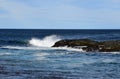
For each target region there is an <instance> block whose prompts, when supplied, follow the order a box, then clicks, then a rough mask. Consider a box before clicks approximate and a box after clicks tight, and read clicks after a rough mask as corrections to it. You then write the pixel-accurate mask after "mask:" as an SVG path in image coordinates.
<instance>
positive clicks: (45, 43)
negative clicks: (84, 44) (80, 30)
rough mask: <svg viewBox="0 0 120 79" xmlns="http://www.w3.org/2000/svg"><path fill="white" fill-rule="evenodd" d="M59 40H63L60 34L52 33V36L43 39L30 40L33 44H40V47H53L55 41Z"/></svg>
mask: <svg viewBox="0 0 120 79" xmlns="http://www.w3.org/2000/svg"><path fill="white" fill-rule="evenodd" d="M59 40H61V39H60V37H59V36H57V35H51V36H46V37H45V38H43V39H38V38H32V39H31V40H30V41H29V44H30V45H32V46H38V47H51V46H53V45H54V43H55V42H57V41H59Z"/></svg>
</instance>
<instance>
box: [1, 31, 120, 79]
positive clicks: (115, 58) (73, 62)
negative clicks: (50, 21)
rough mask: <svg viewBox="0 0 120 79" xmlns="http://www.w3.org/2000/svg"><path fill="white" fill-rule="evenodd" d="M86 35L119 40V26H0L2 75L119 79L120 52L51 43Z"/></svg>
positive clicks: (17, 78) (13, 78) (18, 78)
mask: <svg viewBox="0 0 120 79" xmlns="http://www.w3.org/2000/svg"><path fill="white" fill-rule="evenodd" d="M84 38H87V39H92V40H97V41H105V40H120V30H104V29H103V30H102V29H101V30H97V29H96V30H77V29H74V30H73V29H66V30H65V29H51V30H50V29H0V79H120V52H84V51H82V50H80V49H73V48H68V47H58V48H57V47H51V46H53V45H54V44H55V42H57V41H59V40H62V39H84Z"/></svg>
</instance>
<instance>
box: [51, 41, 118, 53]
mask: <svg viewBox="0 0 120 79" xmlns="http://www.w3.org/2000/svg"><path fill="white" fill-rule="evenodd" d="M63 46H67V47H73V48H81V47H82V49H83V50H84V51H87V52H89V51H99V52H113V51H120V40H116V41H115V40H112V41H102V42H98V41H94V40H90V39H73V40H61V41H58V42H56V43H55V44H54V45H53V46H52V47H63Z"/></svg>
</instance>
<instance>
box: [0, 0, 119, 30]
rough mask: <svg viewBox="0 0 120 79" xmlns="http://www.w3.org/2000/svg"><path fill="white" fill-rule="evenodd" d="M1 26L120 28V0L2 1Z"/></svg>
mask: <svg viewBox="0 0 120 79" xmlns="http://www.w3.org/2000/svg"><path fill="white" fill-rule="evenodd" d="M0 28H18V29H19V28H23V29H24V28H25V29H27V28H29V29H32V28H35V29H37V28H38V29H120V0H0Z"/></svg>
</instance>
